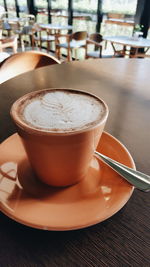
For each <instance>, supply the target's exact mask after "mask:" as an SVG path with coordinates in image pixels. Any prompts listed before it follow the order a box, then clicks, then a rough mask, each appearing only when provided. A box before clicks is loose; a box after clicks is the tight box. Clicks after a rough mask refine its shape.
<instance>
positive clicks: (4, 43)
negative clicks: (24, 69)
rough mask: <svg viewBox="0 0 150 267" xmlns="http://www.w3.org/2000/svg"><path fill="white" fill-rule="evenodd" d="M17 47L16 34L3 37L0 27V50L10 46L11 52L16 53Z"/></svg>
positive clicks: (2, 50) (3, 50)
mask: <svg viewBox="0 0 150 267" xmlns="http://www.w3.org/2000/svg"><path fill="white" fill-rule="evenodd" d="M17 47H18V44H17V36H16V35H13V36H10V37H3V36H2V29H0V52H5V50H6V48H12V50H13V53H17Z"/></svg>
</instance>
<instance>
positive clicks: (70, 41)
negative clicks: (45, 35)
mask: <svg viewBox="0 0 150 267" xmlns="http://www.w3.org/2000/svg"><path fill="white" fill-rule="evenodd" d="M61 37H66V41H67V42H65V43H61V42H60V38H61ZM86 39H87V32H86V31H78V32H75V33H72V34H70V35H69V34H65V35H63V34H57V35H56V55H57V57H58V59H60V54H61V53H60V49H61V48H65V49H67V60H68V61H71V60H72V50H75V59H77V49H79V48H85V46H86Z"/></svg>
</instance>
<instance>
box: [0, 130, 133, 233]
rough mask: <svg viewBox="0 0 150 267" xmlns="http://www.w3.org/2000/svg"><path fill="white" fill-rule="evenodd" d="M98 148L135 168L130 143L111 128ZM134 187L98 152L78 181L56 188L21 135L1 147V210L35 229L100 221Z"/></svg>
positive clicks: (118, 206) (69, 227) (74, 226)
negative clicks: (35, 166)
mask: <svg viewBox="0 0 150 267" xmlns="http://www.w3.org/2000/svg"><path fill="white" fill-rule="evenodd" d="M97 151H99V152H101V153H103V154H105V155H107V156H109V157H111V158H113V159H115V160H117V161H119V162H121V163H123V164H125V165H127V166H129V167H131V168H135V165H134V161H133V159H132V157H131V155H130V154H129V152H128V150H127V149H126V148H125V146H123V145H122V144H121V143H120V142H119V141H118V140H117V139H116V138H114V137H113V136H111V135H110V134H108V133H106V132H104V133H103V134H102V137H101V140H100V142H99V145H98V148H97ZM58 167H59V166H58ZM133 189H134V187H133V186H132V185H130V184H129V183H128V182H126V181H125V180H124V179H123V178H121V176H119V175H118V174H117V173H115V171H113V170H112V169H111V168H110V167H108V166H107V165H106V164H105V163H103V162H102V161H101V160H100V159H98V158H97V156H94V157H93V160H92V162H91V165H90V168H89V171H88V175H87V177H86V178H85V179H84V180H82V181H81V182H79V183H78V184H76V185H73V186H70V187H65V188H56V187H50V186H47V185H45V184H43V183H42V182H40V181H39V180H38V179H37V178H36V177H35V175H34V173H33V172H32V169H31V167H30V164H29V162H28V159H27V157H26V154H25V151H24V148H23V146H22V143H21V141H20V137H19V136H18V134H14V135H12V136H10V137H9V138H7V139H6V140H5V141H4V142H3V143H2V144H1V145H0V209H1V211H2V212H3V213H4V214H5V215H7V216H8V217H10V218H12V219H13V220H15V221H17V222H19V223H22V224H24V225H27V226H30V227H33V228H38V229H45V230H59V231H63V230H73V229H81V228H84V227H87V226H91V225H94V224H97V223H100V222H102V221H104V220H106V219H108V218H109V217H111V216H112V215H113V214H115V213H116V212H117V211H119V210H120V209H121V208H122V207H123V206H124V205H125V204H126V202H127V201H128V200H129V198H130V196H131V194H132V192H133Z"/></svg>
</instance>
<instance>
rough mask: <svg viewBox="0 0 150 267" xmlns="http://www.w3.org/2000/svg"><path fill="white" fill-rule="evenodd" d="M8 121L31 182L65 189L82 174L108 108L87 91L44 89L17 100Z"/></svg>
mask: <svg viewBox="0 0 150 267" xmlns="http://www.w3.org/2000/svg"><path fill="white" fill-rule="evenodd" d="M11 117H12V119H13V121H14V123H15V125H16V128H17V132H18V134H19V136H20V137H21V140H22V143H23V146H24V148H25V151H26V154H27V157H28V160H29V162H30V164H31V167H32V169H33V171H34V173H35V175H36V176H37V178H38V179H40V180H41V181H42V182H44V183H46V184H48V185H51V186H69V185H73V184H76V183H78V182H79V181H80V180H82V179H84V178H85V177H86V175H87V172H88V169H89V166H90V162H91V160H92V157H93V155H94V151H95V149H96V147H97V145H98V142H99V139H100V137H101V134H102V132H103V129H104V126H105V123H106V120H107V117H108V107H107V105H106V104H105V102H104V101H103V100H101V99H100V98H99V97H97V96H95V95H93V94H89V93H87V92H83V91H79V90H73V89H44V90H40V91H34V92H31V93H28V94H26V95H24V96H22V97H21V98H19V99H18V100H17V101H16V102H15V103H14V104H13V105H12V108H11Z"/></svg>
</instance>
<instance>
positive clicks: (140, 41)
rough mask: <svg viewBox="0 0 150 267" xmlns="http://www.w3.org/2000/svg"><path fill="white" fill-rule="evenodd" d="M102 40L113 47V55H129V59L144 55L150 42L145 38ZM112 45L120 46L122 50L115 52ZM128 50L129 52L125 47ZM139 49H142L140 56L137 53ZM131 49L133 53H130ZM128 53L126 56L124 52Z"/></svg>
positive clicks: (109, 38)
mask: <svg viewBox="0 0 150 267" xmlns="http://www.w3.org/2000/svg"><path fill="white" fill-rule="evenodd" d="M103 39H104V40H105V41H106V42H107V41H109V42H110V43H111V45H112V47H113V50H114V53H115V54H116V53H118V52H120V53H121V54H122V55H124V56H125V55H129V56H130V57H137V56H138V55H139V56H142V55H145V53H146V52H147V51H148V49H149V48H150V40H149V39H146V38H137V39H136V38H134V37H128V36H105V37H103ZM114 44H118V45H122V47H123V48H122V50H120V51H117V49H116V48H115V46H114ZM127 46H128V47H129V48H130V51H129V50H127V49H126V47H127ZM139 48H143V50H144V51H143V52H144V53H143V54H140V53H139V52H138V49H139ZM131 49H132V50H133V51H131ZM127 51H128V52H130V53H129V54H127V53H126V52H127Z"/></svg>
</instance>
